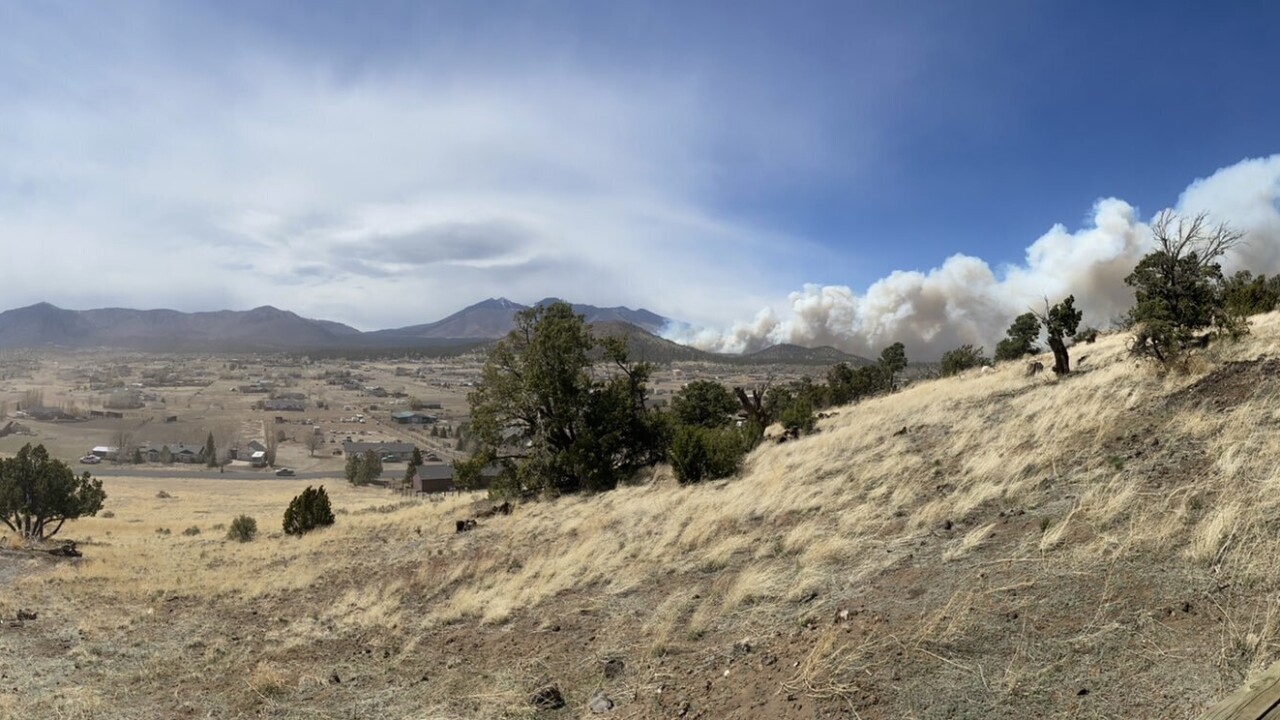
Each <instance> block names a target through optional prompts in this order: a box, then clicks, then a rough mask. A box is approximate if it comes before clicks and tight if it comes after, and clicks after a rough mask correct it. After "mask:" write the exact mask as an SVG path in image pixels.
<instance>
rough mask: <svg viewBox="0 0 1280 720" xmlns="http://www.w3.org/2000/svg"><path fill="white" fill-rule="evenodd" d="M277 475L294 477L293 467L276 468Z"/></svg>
mask: <svg viewBox="0 0 1280 720" xmlns="http://www.w3.org/2000/svg"><path fill="white" fill-rule="evenodd" d="M276 477H293V468H280V469H279V470H276Z"/></svg>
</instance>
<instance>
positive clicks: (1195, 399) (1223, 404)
mask: <svg viewBox="0 0 1280 720" xmlns="http://www.w3.org/2000/svg"><path fill="white" fill-rule="evenodd" d="M1277 380H1280V360H1278V359H1275V358H1258V359H1257V360H1242V361H1239V362H1228V363H1223V365H1222V366H1221V367H1219V368H1218V369H1216V370H1214V371H1213V372H1211V373H1209V374H1208V375H1205V376H1204V377H1202V378H1200V379H1199V380H1197V381H1196V382H1195V383H1194V384H1193V385H1191V386H1190V387H1187V388H1184V389H1182V390H1179V391H1178V392H1176V393H1173V394H1172V395H1170V396H1169V400H1168V405H1169V407H1172V408H1187V407H1201V408H1205V409H1212V410H1217V411H1219V412H1222V411H1225V410H1230V409H1231V408H1234V407H1236V406H1238V405H1241V404H1243V403H1244V402H1245V401H1247V400H1249V399H1250V398H1253V397H1254V396H1256V395H1258V394H1259V393H1264V392H1265V393H1272V392H1274V391H1275V387H1276V384H1275V383H1276V381H1277Z"/></svg>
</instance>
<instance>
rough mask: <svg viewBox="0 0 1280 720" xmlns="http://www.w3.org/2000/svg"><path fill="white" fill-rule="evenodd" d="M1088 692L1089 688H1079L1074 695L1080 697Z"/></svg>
mask: <svg viewBox="0 0 1280 720" xmlns="http://www.w3.org/2000/svg"><path fill="white" fill-rule="evenodd" d="M1088 694H1089V688H1080V692H1078V693H1076V695H1078V696H1080V697H1084V696H1085V695H1088Z"/></svg>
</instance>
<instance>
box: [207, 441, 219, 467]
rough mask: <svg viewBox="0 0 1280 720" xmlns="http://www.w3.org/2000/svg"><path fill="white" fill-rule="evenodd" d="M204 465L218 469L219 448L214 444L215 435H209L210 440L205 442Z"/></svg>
mask: <svg viewBox="0 0 1280 720" xmlns="http://www.w3.org/2000/svg"><path fill="white" fill-rule="evenodd" d="M204 464H205V465H207V466H208V467H218V446H217V445H214V443H213V433H209V439H208V440H205V441H204Z"/></svg>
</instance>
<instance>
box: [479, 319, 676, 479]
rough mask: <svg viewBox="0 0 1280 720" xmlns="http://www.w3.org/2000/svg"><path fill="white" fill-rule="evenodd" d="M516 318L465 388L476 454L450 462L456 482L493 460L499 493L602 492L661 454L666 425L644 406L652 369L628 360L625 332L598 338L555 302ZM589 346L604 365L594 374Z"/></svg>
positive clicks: (581, 321)
mask: <svg viewBox="0 0 1280 720" xmlns="http://www.w3.org/2000/svg"><path fill="white" fill-rule="evenodd" d="M515 320H516V327H515V329H514V330H512V331H511V332H510V333H509V334H508V335H507V337H506V338H504V339H503V340H501V341H499V342H498V343H497V345H495V346H494V348H493V350H492V351H491V352H490V353H489V357H488V359H487V360H486V362H485V366H484V370H483V372H482V374H481V380H480V382H479V383H478V384H477V386H476V388H475V390H473V391H472V392H471V394H470V395H469V396H468V400H469V401H470V404H471V425H470V428H469V432H468V438H469V442H470V443H472V444H473V445H472V446H473V448H474V452H473V454H472V457H471V458H470V459H469V460H467V461H466V462H463V463H460V464H458V466H457V467H458V477H459V481H460V482H461V483H462V484H468V483H474V482H475V479H476V478H477V477H478V474H479V472H480V470H481V469H482V468H484V467H486V466H489V465H493V464H496V465H497V466H498V475H497V477H496V478H495V480H494V482H493V485H492V486H491V487H492V488H493V490H494V492H495V493H497V494H502V495H524V494H532V493H540V492H553V493H567V492H577V491H582V490H586V491H598V490H607V489H610V488H613V487H615V486H616V485H617V484H618V482H620V481H621V480H623V479H625V478H627V477H629V476H630V475H631V474H633V473H634V472H635V471H636V470H638V469H639V468H641V467H644V466H646V465H650V464H652V463H654V462H657V461H658V460H659V459H661V458H662V456H663V453H664V451H665V448H666V446H667V440H666V436H667V435H668V434H669V432H668V429H669V425H668V423H666V422H665V421H664V419H663V417H662V415H661V414H660V413H657V412H655V411H653V410H650V409H649V408H648V407H647V405H646V401H647V397H648V389H647V386H646V384H647V382H648V379H649V374H650V372H651V368H650V366H649V365H648V364H646V363H632V362H630V361H629V360H628V358H627V348H626V341H625V340H623V339H621V338H604V339H603V340H601V341H600V342H599V343H597V342H596V341H594V340H593V339H592V337H591V334H590V332H589V330H588V328H587V325H586V322H585V320H584V319H583V317H582V316H581V315H577V314H575V313H574V312H573V308H572V307H571V306H569V305H568V304H566V303H563V302H556V303H552V304H549V305H540V306H537V307H533V308H530V309H528V310H522V311H520V312H519V313H517V314H516V318H515ZM597 348H599V349H601V350H603V354H604V360H605V361H606V362H607V364H608V369H607V370H606V371H602V372H601V373H600V374H599V376H597V375H596V374H595V373H593V367H592V366H593V363H592V360H591V352H592V350H593V349H597Z"/></svg>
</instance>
